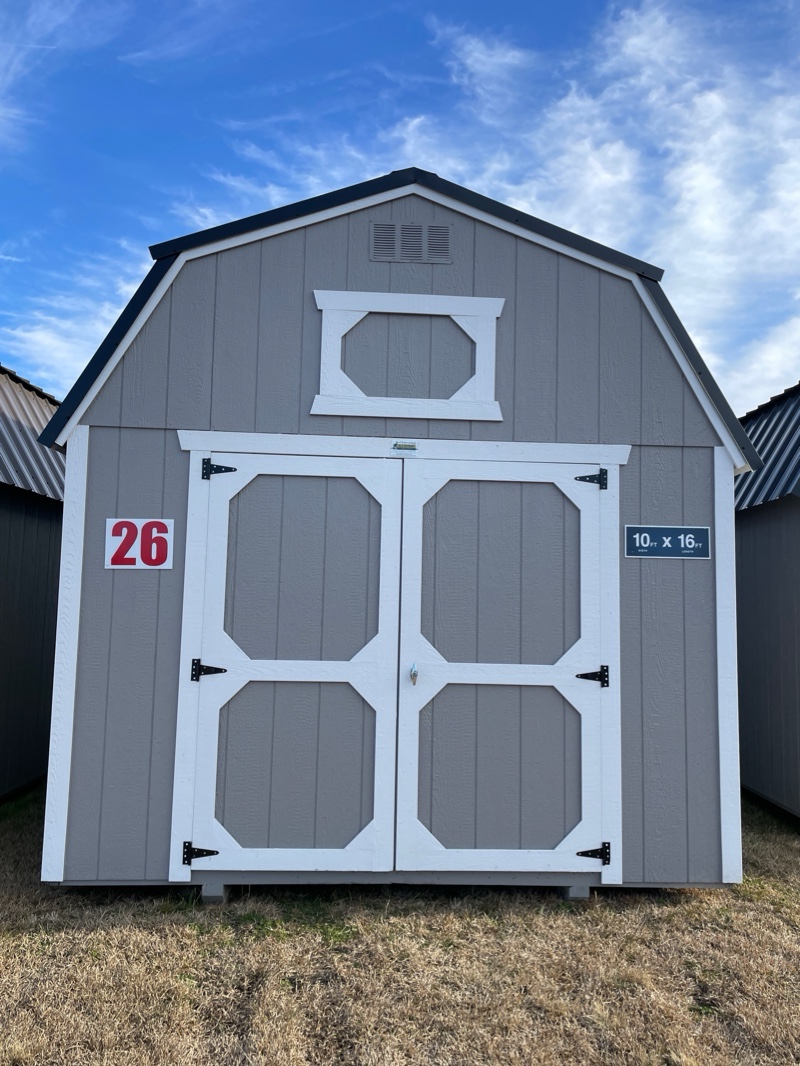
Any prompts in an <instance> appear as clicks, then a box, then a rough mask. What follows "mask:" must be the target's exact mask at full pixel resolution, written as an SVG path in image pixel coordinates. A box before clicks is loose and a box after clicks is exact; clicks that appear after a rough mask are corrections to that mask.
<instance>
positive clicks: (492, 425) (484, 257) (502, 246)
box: [471, 222, 517, 440]
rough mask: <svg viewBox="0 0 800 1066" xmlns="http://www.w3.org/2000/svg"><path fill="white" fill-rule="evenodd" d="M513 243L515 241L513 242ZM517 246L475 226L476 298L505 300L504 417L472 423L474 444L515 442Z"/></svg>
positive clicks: (500, 340)
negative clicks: (497, 441) (482, 441)
mask: <svg viewBox="0 0 800 1066" xmlns="http://www.w3.org/2000/svg"><path fill="white" fill-rule="evenodd" d="M512 241H513V238H512ZM516 273H517V250H516V242H514V243H509V238H508V235H507V234H504V233H502V232H501V231H500V230H497V229H495V228H494V227H493V226H487V225H486V224H485V223H483V222H478V223H476V225H475V295H476V296H484V297H486V296H488V297H498V296H501V297H504V298H505V304H504V306H503V312H502V314H501V315H500V317H499V318H498V320H497V362H496V365H495V397H496V399H497V401H498V403H499V404H500V410H501V412H502V414H503V421H502V422H473V423H472V433H471V437H472V439H473V440H514V338H515V332H516V330H515V313H516V289H517V279H516Z"/></svg>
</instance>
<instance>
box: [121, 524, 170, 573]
mask: <svg viewBox="0 0 800 1066" xmlns="http://www.w3.org/2000/svg"><path fill="white" fill-rule="evenodd" d="M174 525H175V521H174V519H172V518H107V519H106V570H125V569H128V570H171V569H172V529H173V526H174Z"/></svg>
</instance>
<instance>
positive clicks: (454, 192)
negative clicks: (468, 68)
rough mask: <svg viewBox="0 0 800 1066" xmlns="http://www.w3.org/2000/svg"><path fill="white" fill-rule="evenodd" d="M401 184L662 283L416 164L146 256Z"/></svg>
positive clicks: (631, 260)
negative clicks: (452, 201)
mask: <svg viewBox="0 0 800 1066" xmlns="http://www.w3.org/2000/svg"><path fill="white" fill-rule="evenodd" d="M405 185H408V186H411V185H422V186H423V187H424V188H426V189H430V190H431V191H432V192H438V193H441V194H442V195H443V196H448V197H450V199H452V200H456V201H457V202H459V203H462V204H464V206H465V207H472V208H475V209H476V210H478V211H483V212H485V213H486V214H489V215H494V216H495V217H496V218H498V219H501V220H502V221H504V222H511V223H513V224H514V225H516V226H519V227H520V228H521V229H526V230H528V231H529V232H531V233H536V234H538V235H539V236H541V237H547V238H548V239H549V240H552V241H556V242H557V243H559V244H563V245H565V246H566V247H567V248H574V249H575V250H576V251H579V252H583V253H584V254H586V255H591V256H594V257H595V258H596V259H600V260H601V261H604V262H607V263H612V264H613V265H614V266H618V267H622V268H623V269H625V270H631V271H633V272H634V273H635V274H641V275H642V277H646V278H652V279H653V280H654V281H660V280H661V278H662V277H663V276H664V271H663V270H662V269H661V268H660V267H657V266H653V264H652V263H646V262H645V261H644V260H642V259H637V258H636V257H635V256H632V255H627V254H626V253H625V252H618V251H616V249H614V248H609V247H608V246H607V245H604V244H599V243H598V242H597V241H592V240H589V238H588V237H581V236H580V235H579V234H577V233H573V232H572V231H571V230H567V229H562V228H561V227H560V226H555V225H553V224H552V223H551V222H545V221H543V220H542V219H540V218H536V217H535V216H534V215H529V214H526V213H525V212H524V211H518V210H516V209H515V208H513V207H509V206H508V204H504V203H501V202H500V201H499V200H493V199H492V198H491V197H489V196H484V195H483V194H482V193H477V192H473V191H472V190H471V189H467V188H465V187H464V186H463V185H456V184H455V182H452V181H448V180H447V179H446V178H441V177H439V175H438V174H434V173H433V172H432V171H429V170H420V169H419V168H418V167H407V168H406V169H405V170H393V171H392V172H391V173H390V174H383V175H381V177H378V178H370V179H369V180H367V181H362V182H359V183H358V184H357V185H350V186H348V187H347V188H345V189H337V190H335V191H334V192H329V193H324V194H322V195H320V196H313V197H311V198H310V199H307V200H299V201H297V202H296V203H293V204H286V205H284V206H283V207H276V208H273V209H272V210H270V211H262V212H260V213H259V214H257V215H249V216H248V217H247V218H240V219H235V220H234V221H231V222H224V223H222V224H221V225H219V226H212V227H211V228H210V229H204V230H198V231H196V232H195V233H187V234H185V235H184V236H183V237H175V238H173V239H172V240H169V241H163V242H161V243H160V244H153V245H151V246H150V254H151V255H152V256H153V258H154V259H156V260H158V259H160V258H162V256H166V255H176V254H177V253H179V252H185V251H189V250H190V249H193V248H200V247H202V246H203V245H204V244H213V243H215V242H216V241H222V240H229V239H230V238H232V237H242V236H244V235H245V234H247V233H252V232H253V231H255V230H260V229H266V228H268V227H269V226H276V225H278V224H279V223H281V222H287V221H290V220H293V219H299V218H303V217H304V216H306V215H313V214H315V213H316V212H318V211H327V210H329V209H330V208H333V207H342V206H344V205H345V204H348V203H355V202H356V201H358V200H363V199H366V198H367V197H369V196H377V195H380V193H382V192H392V191H394V190H395V189H400V188H402V187H403V186H405Z"/></svg>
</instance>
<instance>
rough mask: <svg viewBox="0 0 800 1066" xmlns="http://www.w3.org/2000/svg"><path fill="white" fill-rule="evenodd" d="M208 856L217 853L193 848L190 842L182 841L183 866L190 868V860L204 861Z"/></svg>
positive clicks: (206, 849)
mask: <svg viewBox="0 0 800 1066" xmlns="http://www.w3.org/2000/svg"><path fill="white" fill-rule="evenodd" d="M209 855H219V852H218V851H212V850H211V848H193V847H192V842H191V840H184V842H183V865H184V866H191V865H192V859H206V858H208V856H209Z"/></svg>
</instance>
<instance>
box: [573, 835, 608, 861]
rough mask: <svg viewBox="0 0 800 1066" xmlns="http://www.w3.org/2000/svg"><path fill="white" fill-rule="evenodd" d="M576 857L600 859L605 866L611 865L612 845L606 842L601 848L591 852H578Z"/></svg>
mask: <svg viewBox="0 0 800 1066" xmlns="http://www.w3.org/2000/svg"><path fill="white" fill-rule="evenodd" d="M575 854H576V855H580V856H581V858H582V859H600V860H601V861H602V863H603V866H610V865H611V843H610V841H608V840H604V841H603V843H602V844H601V845H600V847H599V848H592V849H591V850H590V851H576V852H575Z"/></svg>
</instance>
